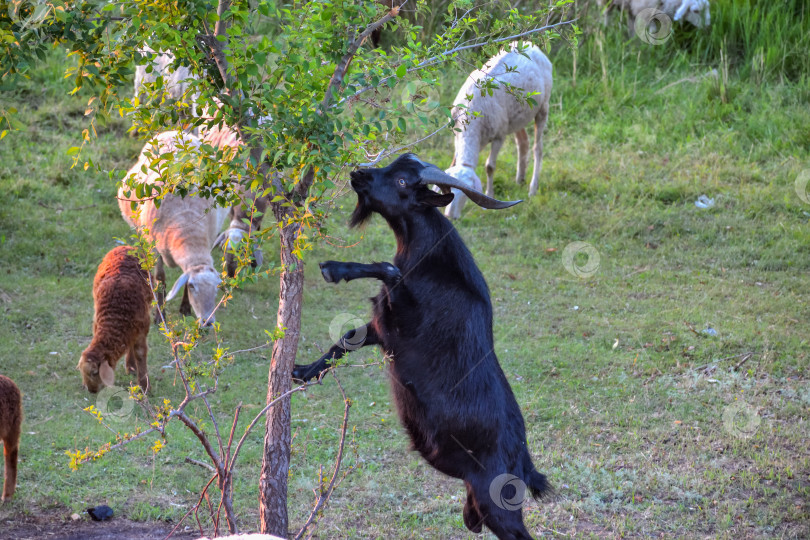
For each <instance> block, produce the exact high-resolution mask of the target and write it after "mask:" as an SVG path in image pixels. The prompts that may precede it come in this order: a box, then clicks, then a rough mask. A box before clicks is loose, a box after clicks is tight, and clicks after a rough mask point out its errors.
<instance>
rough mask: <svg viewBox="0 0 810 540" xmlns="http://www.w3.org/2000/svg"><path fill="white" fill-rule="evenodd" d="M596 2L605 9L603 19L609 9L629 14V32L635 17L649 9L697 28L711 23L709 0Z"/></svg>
mask: <svg viewBox="0 0 810 540" xmlns="http://www.w3.org/2000/svg"><path fill="white" fill-rule="evenodd" d="M597 4H598V5H599V7H600V8H603V9H605V21H607V12H608V11H609V10H611V9H618V10H619V11H626V12H627V13H628V14H629V17H628V26H629V28H630V32H631V33H633V32H634V31H635V19H636V17H637V16H638V15H639V14H640V13H641V12H642V11H644V10H649V9H652V10H655V12H660V13H663V14H664V15H666V16H667V17H669V18H670V19H672V20H674V21H681V20H682V21H686V22H688V23H691V24H692V25H693V26H695V27H697V28H704V27H706V26H709V24H710V23H711V15H710V13H709V0H597ZM605 6H607V8H605ZM651 13H654V12H651ZM651 22H653V23H656V22H657V21H654V20H653V21H651Z"/></svg>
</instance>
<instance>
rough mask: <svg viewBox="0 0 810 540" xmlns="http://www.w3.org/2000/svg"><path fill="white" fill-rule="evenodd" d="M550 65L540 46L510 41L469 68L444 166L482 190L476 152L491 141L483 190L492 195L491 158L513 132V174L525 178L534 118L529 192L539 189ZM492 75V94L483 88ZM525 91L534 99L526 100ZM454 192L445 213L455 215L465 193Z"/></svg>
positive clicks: (459, 211) (454, 113) (458, 177)
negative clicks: (528, 128) (529, 128)
mask: <svg viewBox="0 0 810 540" xmlns="http://www.w3.org/2000/svg"><path fill="white" fill-rule="evenodd" d="M551 71H552V68H551V62H550V61H549V59H548V58H547V57H546V55H545V54H543V52H542V51H541V50H540V49H539V48H538V47H536V46H535V45H532V44H531V43H528V42H524V43H522V44H518V42H513V43H511V44H510V45H509V48H508V50H502V51H501V52H500V53H498V54H497V55H495V56H493V57H492V58H490V59H489V60H488V61H487V62H486V63H485V64H484V65H483V67H482V68H481V69H479V70H476V71H473V72H472V73H470V76H469V77H467V80H466V81H465V82H464V84H463V85H462V87H461V89H460V90H459V92H458V95H457V96H456V100H455V101H454V107H453V112H452V114H453V118H454V120H455V129H456V135H455V147H456V148H455V156H454V157H453V166H451V167H450V168H449V169H447V171H446V172H447V173H448V174H449V175H451V176H453V177H455V178H457V179H458V180H461V181H463V182H465V183H467V184H468V185H469V186H470V187H471V188H474V189H477V190H479V191H480V190H481V181H480V180H479V178H478V176H477V175H476V174H475V167H476V166H477V165H478V154H479V153H480V152H481V150H483V149H484V147H485V146H486V145H487V144H490V143H492V147H491V149H490V152H489V157H488V158H487V164H486V167H487V168H486V171H487V188H486V194H487V195H488V196H490V197H493V196H494V190H493V178H494V175H495V161H496V160H497V158H498V152H499V151H500V149H501V146H502V145H503V142H504V139H505V137H506V136H507V135H509V134H510V133H514V134H515V142H516V143H517V148H518V163H517V174H516V176H515V180H516V181H517V182H518V183H519V184H521V183H523V181H524V179H525V177H526V167H527V166H528V162H529V136H528V134H527V133H526V129H525V126H526V125H527V124H529V123H530V122H532V121H534V172H533V173H532V181H531V183H530V184H529V196H532V195H534V194H535V193H537V188H538V178H539V176H540V171H541V170H542V168H543V130H544V129H545V127H546V121H547V120H548V112H549V97H550V95H551V84H552V77H551ZM490 80H491V81H492V82H493V83H495V84H497V86H498V87H497V88H496V89H494V90H493V91H492V94H491V95H490V93H489V92H488V91H486V90H485V87H486V85H488V84H489V81H490ZM527 97H528V98H530V99H532V100H534V103H531V102H528V101H527ZM453 193H454V194H455V199H454V200H453V202H452V203H450V205H449V206H448V207H447V209H446V210H445V215H446V216H447V217H450V218H454V219H455V218H458V217H459V216H460V215H461V209H462V208H463V206H464V203H465V202H466V200H467V197H466V196H465V195H464V194H463V193H461V192H460V191H458V190H456V189H453Z"/></svg>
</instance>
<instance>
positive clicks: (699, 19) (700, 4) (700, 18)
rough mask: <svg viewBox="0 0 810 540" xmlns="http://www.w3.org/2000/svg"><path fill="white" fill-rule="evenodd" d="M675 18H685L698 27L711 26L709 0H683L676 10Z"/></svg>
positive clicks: (678, 19) (677, 19)
mask: <svg viewBox="0 0 810 540" xmlns="http://www.w3.org/2000/svg"><path fill="white" fill-rule="evenodd" d="M675 20H676V21H680V20H684V21H686V22H688V23H691V24H692V25H694V26H696V27H698V28H704V27H706V26H709V24H710V23H711V14H710V13H709V0H683V1H682V2H681V5H680V7H679V8H678V10H677V11H676V12H675Z"/></svg>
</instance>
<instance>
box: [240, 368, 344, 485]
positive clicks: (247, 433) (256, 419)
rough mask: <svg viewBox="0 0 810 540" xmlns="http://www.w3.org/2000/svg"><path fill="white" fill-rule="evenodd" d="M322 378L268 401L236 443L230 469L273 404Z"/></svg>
mask: <svg viewBox="0 0 810 540" xmlns="http://www.w3.org/2000/svg"><path fill="white" fill-rule="evenodd" d="M330 369H331V368H330ZM324 373H326V372H324ZM322 378H323V374H322V375H321V376H320V377H318V378H317V379H314V380H312V381H309V382H308V383H305V384H302V385H300V386H296V387H295V388H293V389H291V390H289V391H287V392H284V393H283V394H281V395H280V396H278V397H277V398H276V399H274V400H273V401H271V402H270V403H268V404H267V405H265V407H264V408H263V409H262V410H261V411H259V413H258V414H257V415H256V416H255V417H254V418H253V420H252V421H251V422H250V424H248V426H247V427H246V428H245V433H244V434H243V435H242V437H241V438H240V439H239V442H238V443H236V449H235V450H234V451H233V457H231V461H230V463H229V464H228V470H231V469H233V466H234V464H235V463H236V458H237V457H238V456H239V450H241V449H242V443H244V442H245V439H247V436H248V435H249V434H250V432H251V431H252V430H253V428H254V427H255V425H256V423H257V422H258V421H259V420H261V419H262V417H263V416H264V415H265V413H266V412H267V411H269V410H270V409H271V408H272V407H273V405H275V404H276V403H278V402H279V401H281V400H282V399H284V398H286V397H287V396H291V395H293V394H295V393H296V392H300V391H302V390H306V389H307V388H309V387H310V386H313V385H316V384H321V379H322Z"/></svg>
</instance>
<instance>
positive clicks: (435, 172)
mask: <svg viewBox="0 0 810 540" xmlns="http://www.w3.org/2000/svg"><path fill="white" fill-rule="evenodd" d="M422 163H424V162H422ZM425 165H427V166H426V167H425V168H424V169H422V172H421V173H419V178H421V180H422V183H423V184H435V185H437V186H439V187H440V188H456V189H459V190H461V191H462V192H463V193H464V195H466V196H467V197H469V198H470V200H471V201H472V202H474V203H475V204H477V205H478V206H480V207H481V208H486V209H488V210H503V209H504V208H509V207H510V206H515V205H516V204H518V203H521V202H523V200H522V199H521V200H517V201H499V200H498V199H493V198H492V197H487V196H486V195H484V194H483V193H481V192H480V191H476V190H474V189H470V187H469V186H467V185H466V184H464V183H463V182H459V181H458V180H457V179H456V178H453V177H452V176H450V175H449V174H447V173H446V172H444V171H442V170H441V169H439V168H438V167H436V166H435V165H431V164H428V163H425ZM442 191H444V189H442Z"/></svg>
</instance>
